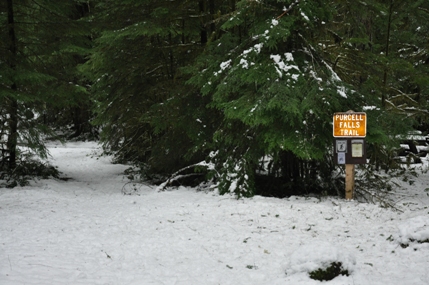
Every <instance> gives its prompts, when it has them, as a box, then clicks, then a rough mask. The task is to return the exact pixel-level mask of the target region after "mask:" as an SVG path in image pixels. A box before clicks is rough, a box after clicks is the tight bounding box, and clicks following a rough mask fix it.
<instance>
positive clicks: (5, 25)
mask: <svg viewBox="0 0 429 285" xmlns="http://www.w3.org/2000/svg"><path fill="white" fill-rule="evenodd" d="M79 2H80V1H75V0H67V1H60V2H58V1H52V0H33V1H28V0H7V1H2V2H1V3H0V8H1V10H0V11H1V14H0V21H1V23H0V24H1V27H2V29H1V32H0V33H1V38H2V39H3V40H2V41H1V42H0V53H1V57H0V58H1V60H0V102H1V107H0V114H1V117H0V120H1V125H2V129H1V138H0V147H1V149H2V157H1V164H2V165H1V166H2V170H9V171H12V170H13V169H14V168H15V167H16V165H17V161H18V158H19V148H18V145H21V144H22V145H23V146H26V147H28V148H29V149H31V150H32V151H33V152H34V153H36V154H38V155H40V156H42V157H44V156H46V148H45V147H44V143H43V139H42V135H43V134H45V133H46V132H47V131H48V129H47V128H46V125H45V124H43V123H44V122H43V115H44V114H45V112H46V108H47V105H50V106H60V105H64V104H69V103H70V102H72V101H73V98H74V97H75V96H76V95H77V94H82V93H85V92H86V91H85V88H83V87H82V86H79V85H78V84H76V83H73V81H74V79H75V78H77V77H78V75H77V70H76V66H75V62H74V57H75V56H77V55H79V54H82V53H83V52H85V51H84V45H83V43H82V41H85V37H86V36H87V35H88V31H87V30H85V28H83V27H82V23H80V22H78V21H74V20H73V19H72V18H71V15H72V14H73V13H74V12H75V9H76V5H77V4H78V3H79ZM86 39H87V38H86Z"/></svg>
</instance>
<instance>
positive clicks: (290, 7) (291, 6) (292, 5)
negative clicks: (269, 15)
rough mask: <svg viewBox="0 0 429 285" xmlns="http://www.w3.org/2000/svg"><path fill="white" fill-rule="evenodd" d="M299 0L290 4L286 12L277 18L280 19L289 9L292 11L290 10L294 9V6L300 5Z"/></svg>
mask: <svg viewBox="0 0 429 285" xmlns="http://www.w3.org/2000/svg"><path fill="white" fill-rule="evenodd" d="M299 1H300V0H296V1H295V2H293V3H292V4H290V6H289V8H287V9H286V10H284V12H283V13H282V14H281V15H280V16H278V17H277V18H276V20H279V19H280V18H282V17H283V16H284V15H286V14H287V13H289V11H290V10H292V8H293V7H294V6H296V5H298V3H299Z"/></svg>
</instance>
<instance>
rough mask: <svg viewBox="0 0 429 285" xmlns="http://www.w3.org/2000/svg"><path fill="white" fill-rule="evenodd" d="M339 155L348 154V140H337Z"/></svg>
mask: <svg viewBox="0 0 429 285" xmlns="http://www.w3.org/2000/svg"><path fill="white" fill-rule="evenodd" d="M336 142H337V153H341V152H344V153H345V152H347V141H346V140H337V141H336Z"/></svg>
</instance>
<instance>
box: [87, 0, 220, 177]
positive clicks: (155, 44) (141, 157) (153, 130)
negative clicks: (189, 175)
mask: <svg viewBox="0 0 429 285" xmlns="http://www.w3.org/2000/svg"><path fill="white" fill-rule="evenodd" d="M216 2H217V1H216ZM214 4H215V1H214V0H210V1H170V2H160V1H153V0H146V1H123V2H121V3H117V2H113V1H99V4H98V5H97V6H96V13H97V15H98V17H97V18H96V22H97V23H99V24H100V30H99V36H98V37H97V39H96V41H95V42H96V47H95V49H94V52H93V54H92V56H91V58H90V60H89V61H88V62H87V63H86V64H85V71H86V72H87V74H88V75H89V76H91V78H92V80H93V81H94V84H93V86H92V90H93V92H94V94H95V96H96V98H97V104H98V108H97V114H98V115H97V119H96V123H98V124H99V125H100V126H102V128H103V132H102V137H101V138H102V142H103V143H104V146H105V147H106V149H108V150H109V151H111V152H112V153H113V154H114V155H115V156H116V158H117V159H118V160H124V161H131V162H134V163H137V164H145V165H146V166H149V167H150V168H151V169H152V170H153V171H155V172H158V173H168V172H171V171H174V170H177V169H178V168H180V167H182V166H184V165H186V164H187V163H189V162H188V161H192V160H193V159H197V158H196V156H201V150H196V148H193V144H194V143H193V142H192V141H193V140H194V139H195V140H200V138H201V135H202V134H203V133H205V132H209V131H208V129H210V127H211V124H210V120H212V118H211V117H210V116H207V115H206V114H205V113H204V106H205V105H206V104H207V102H206V101H208V100H207V98H202V97H201V96H199V94H198V92H195V90H191V88H190V86H185V84H184V82H185V81H186V79H187V76H188V75H186V74H185V73H183V72H182V68H183V67H186V66H187V65H189V64H190V63H191V62H192V61H193V60H194V58H195V57H196V56H197V55H199V54H200V52H201V50H202V47H203V46H204V45H205V44H206V42H207V41H209V40H210V38H211V36H212V32H213V31H212V28H213V27H212V25H211V24H210V23H211V22H212V20H213V15H212V14H213V11H214V10H213V9H214V7H213V5H214ZM212 23H213V22H212ZM202 116H204V117H205V118H209V119H208V122H205V123H202V121H201V118H202ZM200 144H202V143H200ZM199 159H201V158H199ZM197 160H198V159H197Z"/></svg>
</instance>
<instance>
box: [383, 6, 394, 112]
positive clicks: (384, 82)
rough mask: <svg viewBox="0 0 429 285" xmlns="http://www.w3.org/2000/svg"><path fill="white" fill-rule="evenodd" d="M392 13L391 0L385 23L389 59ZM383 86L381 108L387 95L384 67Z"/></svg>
mask: <svg viewBox="0 0 429 285" xmlns="http://www.w3.org/2000/svg"><path fill="white" fill-rule="evenodd" d="M392 13H393V0H391V1H390V7H389V19H388V22H387V36H386V57H389V45H390V30H391V26H392ZM383 85H384V91H383V94H382V95H381V104H382V106H385V105H386V93H387V67H385V70H384V76H383Z"/></svg>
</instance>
